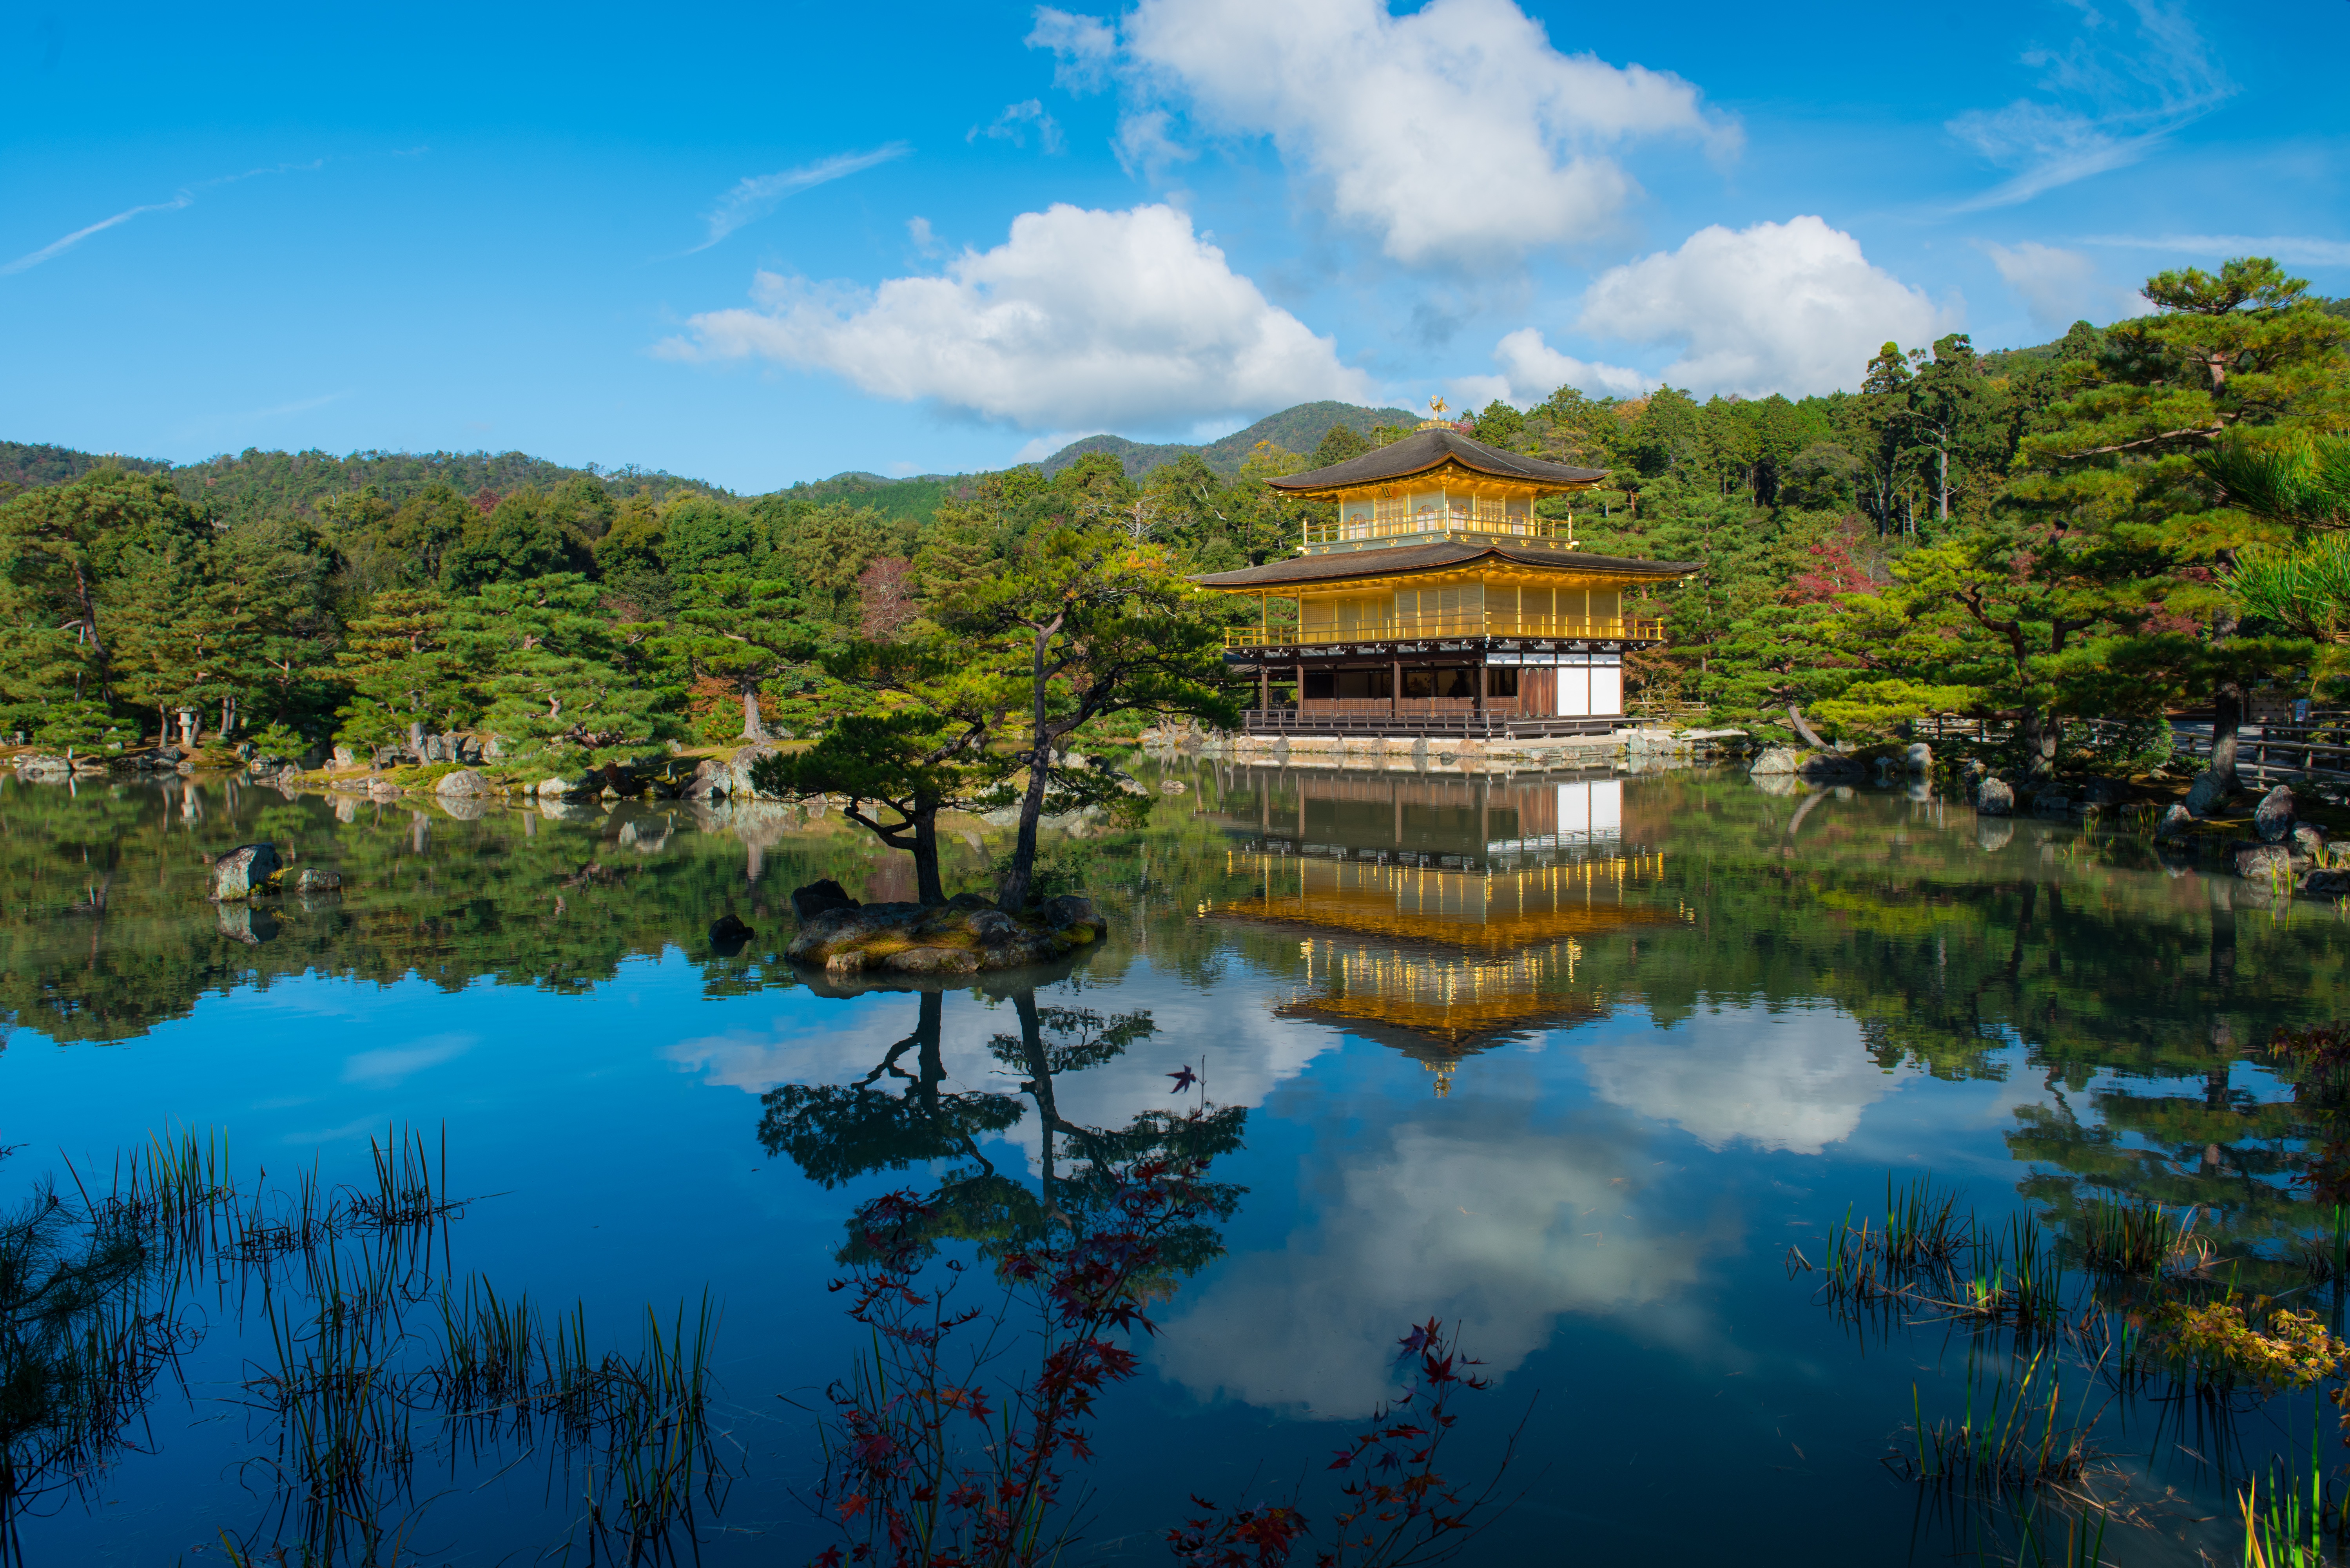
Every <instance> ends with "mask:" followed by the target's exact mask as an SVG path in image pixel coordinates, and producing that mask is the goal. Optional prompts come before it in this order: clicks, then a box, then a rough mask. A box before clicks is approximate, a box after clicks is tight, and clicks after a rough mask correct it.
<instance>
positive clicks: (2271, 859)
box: [2236, 844, 2293, 882]
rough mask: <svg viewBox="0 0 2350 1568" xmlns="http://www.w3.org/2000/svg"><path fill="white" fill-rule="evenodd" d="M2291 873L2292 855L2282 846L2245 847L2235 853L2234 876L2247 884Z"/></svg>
mask: <svg viewBox="0 0 2350 1568" xmlns="http://www.w3.org/2000/svg"><path fill="white" fill-rule="evenodd" d="M2292 873H2293V854H2292V852H2291V851H2290V850H2288V849H2286V848H2285V846H2283V845H2282V844H2253V845H2247V846H2244V847H2243V848H2241V849H2239V850H2237V851H2236V875H2237V876H2239V877H2242V878H2243V879H2244V880H2245V881H2247V882H2265V881H2268V880H2270V879H2271V878H2272V877H2286V876H2290V875H2292Z"/></svg>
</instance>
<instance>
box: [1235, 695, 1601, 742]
mask: <svg viewBox="0 0 2350 1568" xmlns="http://www.w3.org/2000/svg"><path fill="white" fill-rule="evenodd" d="M1621 722H1623V721H1622V720H1620V719H1616V718H1611V717H1601V718H1596V719H1593V718H1579V717H1568V716H1565V715H1557V716H1554V715H1552V714H1547V713H1500V712H1492V711H1488V712H1483V713H1480V712H1476V711H1473V710H1464V711H1453V712H1434V713H1430V712H1413V711H1410V710H1409V709H1406V710H1405V711H1402V712H1400V713H1392V712H1388V711H1386V709H1385V705H1384V704H1382V705H1381V708H1380V710H1379V711H1373V712H1331V711H1327V710H1319V709H1308V710H1306V711H1304V712H1300V711H1298V710H1296V709H1295V708H1250V709H1246V710H1243V712H1242V714H1241V731H1242V732H1243V734H1250V735H1315V734H1320V735H1343V734H1377V735H1427V736H1430V737H1435V736H1441V735H1458V736H1460V737H1461V738H1462V739H1463V740H1472V739H1473V740H1503V739H1507V738H1509V737H1511V736H1519V737H1529V736H1546V735H1606V734H1610V733H1613V732H1614V731H1615V729H1616V726H1617V725H1618V724H1619V723H1621Z"/></svg>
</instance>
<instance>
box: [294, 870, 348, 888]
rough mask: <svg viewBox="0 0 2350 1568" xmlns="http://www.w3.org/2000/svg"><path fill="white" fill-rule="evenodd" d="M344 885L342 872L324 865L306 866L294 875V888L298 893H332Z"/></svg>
mask: <svg viewBox="0 0 2350 1568" xmlns="http://www.w3.org/2000/svg"><path fill="white" fill-rule="evenodd" d="M342 885H343V874H342V873H341V872H339V871H329V870H328V869H327V868H326V867H322V866H305V867H302V869H301V870H299V871H297V872H296V873H295V874H294V877H293V888H294V890H295V891H296V892H297V893H331V892H333V891H335V890H336V889H337V888H340V887H341V886H342Z"/></svg>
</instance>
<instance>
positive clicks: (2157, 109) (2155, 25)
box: [1943, 0, 2236, 213]
mask: <svg viewBox="0 0 2350 1568" xmlns="http://www.w3.org/2000/svg"><path fill="white" fill-rule="evenodd" d="M2078 8H2079V9H2080V11H2081V31H2080V33H2079V34H2078V36H2075V37H2074V40H2073V43H2072V44H2071V46H2070V47H2067V48H2064V49H2062V50H2055V49H2041V48H2035V49H2031V50H2028V51H2026V52H2025V54H2024V56H2023V63H2024V64H2026V65H2028V66H2032V67H2036V68H2038V69H2041V70H2042V71H2043V72H2044V74H2043V77H2042V78H2041V81H2040V88H2041V91H2042V92H2043V95H2045V96H2044V97H2043V98H2039V99H2016V100H2015V101H2014V102H2012V103H2010V104H2008V105H2007V106H2006V107H2004V108H2002V109H1970V110H1969V111H1968V112H1967V113H1965V114H1961V115H1960V116H1958V117H1957V118H1956V119H1951V120H1950V121H1948V122H1947V123H1946V124H1945V125H1944V127H1943V129H1944V130H1948V131H1950V134H1951V135H1953V136H1955V137H1957V138H1958V139H1959V140H1960V141H1963V142H1965V143H1966V144H1967V145H1968V146H1970V147H1972V148H1973V149H1974V150H1975V151H1977V152H1980V153H1981V154H1982V156H1983V157H1984V158H1985V159H1986V160H1988V161H1990V162H1991V163H1993V164H1995V165H1998V166H1999V167H2001V168H2004V169H2011V170H2012V171H2014V172H2013V173H2012V174H2011V175H2010V176H2009V177H2008V178H2007V179H2006V180H2005V181H2003V182H2001V183H2000V184H1998V185H1995V186H1993V187H1992V188H1991V189H1990V190H1988V191H1985V192H1982V193H1981V195H1979V196H1975V197H1973V198H1971V199H1970V200H1968V201H1965V202H1960V203H1959V204H1958V208H1957V210H1958V211H1960V212H1962V213H1967V212H1980V211H1981V210H1983V209H1985V208H1990V207H2009V206H2013V205H2015V204H2016V203H2018V202H2028V201H2030V200H2032V198H2033V197H2034V196H2037V195H2040V194H2042V193H2043V192H2048V191H2054V190H2055V189H2057V188H2058V187H2060V186H2064V185H2070V184H2073V183H2074V182H2076V181H2081V180H2086V179H2089V178H2090V177H2092V176H2094V175H2097V174H2103V173H2106V172H2107V171H2111V170H2115V169H2121V168H2126V167H2127V166H2128V165H2130V164H2132V163H2136V162H2137V161H2139V160H2141V159H2143V158H2145V157H2146V156H2147V154H2149V153H2151V152H2153V151H2156V150H2157V149H2158V148H2159V147H2160V146H2161V145H2162V144H2163V143H2164V142H2166V141H2167V140H2169V138H2170V137H2171V136H2172V135H2173V134H2175V133H2176V132H2177V131H2178V130H2181V129H2182V128H2184V127H2185V126H2187V125H2189V123H2191V122H2193V121H2195V120H2197V119H2201V118H2202V117H2203V116H2205V115H2207V114H2209V113H2210V112H2211V111H2212V110H2213V109H2217V108H2219V107H2220V104H2222V103H2224V102H2225V101H2227V99H2229V98H2230V97H2232V96H2233V95H2234V93H2235V91H2236V88H2235V84H2234V83H2232V82H2230V80H2229V79H2228V76H2227V73H2226V72H2225V71H2224V70H2222V69H2221V68H2220V62H2219V61H2218V60H2217V59H2216V58H2214V57H2213V56H2212V54H2211V51H2210V47H2209V46H2208V45H2206V44H2205V43H2204V41H2203V37H2202V35H2201V34H2199V33H2198V32H2197V31H2196V30H2195V25H2194V23H2192V22H2191V21H2189V19H2188V18H2187V16H2186V14H2185V12H2184V11H2183V10H2181V9H2180V8H2178V7H2177V6H2171V7H2165V6H2163V5H2158V4H2157V3H2156V0H2130V10H2131V12H2132V14H2134V15H2135V16H2136V17H2137V28H2136V31H2135V33H2134V35H2133V36H2130V37H2129V38H2127V39H2123V38H2121V37H2120V36H2117V35H2116V32H2115V31H2114V29H2115V28H2116V26H2117V24H2116V21H2115V20H2114V19H2113V18H2112V17H2109V16H2106V15H2105V14H2104V13H2102V12H2100V11H2097V10H2095V8H2093V7H2090V6H2086V5H2082V6H2079V7H2078Z"/></svg>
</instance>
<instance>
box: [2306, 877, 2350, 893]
mask: <svg viewBox="0 0 2350 1568" xmlns="http://www.w3.org/2000/svg"><path fill="white" fill-rule="evenodd" d="M2301 890H2302V891H2303V892H2304V893H2307V894H2310V895H2311V896H2313V897H2314V898H2350V871H2312V872H2311V873H2310V874H2309V875H2308V876H2306V877H2303V878H2302V879H2301Z"/></svg>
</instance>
